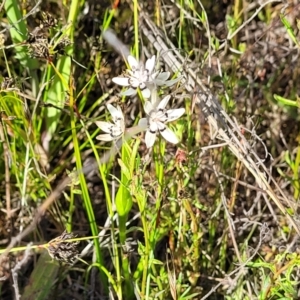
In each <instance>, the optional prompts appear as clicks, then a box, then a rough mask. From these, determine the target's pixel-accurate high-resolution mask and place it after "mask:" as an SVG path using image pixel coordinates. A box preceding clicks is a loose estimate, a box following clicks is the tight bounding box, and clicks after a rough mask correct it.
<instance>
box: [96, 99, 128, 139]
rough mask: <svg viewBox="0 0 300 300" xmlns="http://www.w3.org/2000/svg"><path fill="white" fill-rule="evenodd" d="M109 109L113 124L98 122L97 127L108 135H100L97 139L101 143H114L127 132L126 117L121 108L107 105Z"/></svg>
mask: <svg viewBox="0 0 300 300" xmlns="http://www.w3.org/2000/svg"><path fill="white" fill-rule="evenodd" d="M107 109H108V110H109V112H110V114H111V116H112V121H113V123H110V122H103V121H96V122H95V123H96V125H97V126H98V127H99V128H100V129H101V130H103V131H104V132H106V134H100V135H98V136H97V137H96V139H97V140H101V141H107V142H109V141H113V140H118V139H119V138H120V137H122V135H123V134H124V131H125V122H124V115H123V112H122V110H121V108H120V106H117V108H115V107H114V106H112V105H111V104H107Z"/></svg>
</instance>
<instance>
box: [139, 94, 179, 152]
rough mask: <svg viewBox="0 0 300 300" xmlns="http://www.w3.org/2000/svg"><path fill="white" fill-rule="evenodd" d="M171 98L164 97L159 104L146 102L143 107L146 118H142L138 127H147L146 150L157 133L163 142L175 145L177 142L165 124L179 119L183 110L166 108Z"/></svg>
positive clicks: (151, 144)
mask: <svg viewBox="0 0 300 300" xmlns="http://www.w3.org/2000/svg"><path fill="white" fill-rule="evenodd" d="M170 98H171V96H166V97H164V98H163V99H162V101H160V102H156V103H153V102H150V101H146V102H145V105H144V110H145V112H146V114H147V115H148V116H147V118H142V119H141V120H140V121H139V124H138V125H139V126H140V127H143V128H144V127H146V126H147V132H146V135H145V142H146V146H147V148H150V147H152V146H153V144H154V142H155V138H156V134H157V132H159V133H160V134H161V135H162V136H163V138H164V139H165V140H167V141H168V142H170V143H172V144H177V143H178V142H179V140H178V138H177V136H176V135H175V133H174V132H173V131H172V130H171V129H170V128H168V127H167V126H166V123H168V122H172V121H174V120H177V119H178V118H180V117H181V116H182V115H183V114H184V112H185V109H184V108H177V109H169V110H167V109H166V108H165V107H166V106H167V104H168V102H169V100H170Z"/></svg>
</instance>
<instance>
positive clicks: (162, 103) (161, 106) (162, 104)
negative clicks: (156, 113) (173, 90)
mask: <svg viewBox="0 0 300 300" xmlns="http://www.w3.org/2000/svg"><path fill="white" fill-rule="evenodd" d="M170 99H171V96H170V95H168V96H166V97H164V98H163V99H162V100H161V101H160V102H159V104H158V105H157V109H158V110H159V109H164V108H165V107H166V106H167V104H168V102H169V100H170Z"/></svg>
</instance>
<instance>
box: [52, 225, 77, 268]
mask: <svg viewBox="0 0 300 300" xmlns="http://www.w3.org/2000/svg"><path fill="white" fill-rule="evenodd" d="M76 236H77V235H75V234H74V233H72V232H71V233H68V232H66V230H65V231H64V232H63V233H62V234H61V235H60V236H58V237H57V238H55V239H53V240H51V241H50V242H49V243H48V245H49V246H48V248H47V250H48V252H49V255H50V256H51V257H52V258H53V259H56V260H58V261H60V262H64V263H67V264H73V263H74V262H75V259H76V257H77V256H78V254H79V251H78V249H77V245H78V244H79V241H76V242H69V241H67V240H70V239H73V238H74V237H76Z"/></svg>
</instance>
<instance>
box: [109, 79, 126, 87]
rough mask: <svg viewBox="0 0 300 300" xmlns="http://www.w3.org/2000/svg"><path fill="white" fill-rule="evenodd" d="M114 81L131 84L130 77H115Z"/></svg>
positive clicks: (120, 83) (123, 84) (124, 84)
mask: <svg viewBox="0 0 300 300" xmlns="http://www.w3.org/2000/svg"><path fill="white" fill-rule="evenodd" d="M112 81H113V82H114V83H116V84H118V85H121V86H129V78H126V77H114V78H113V79H112Z"/></svg>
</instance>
